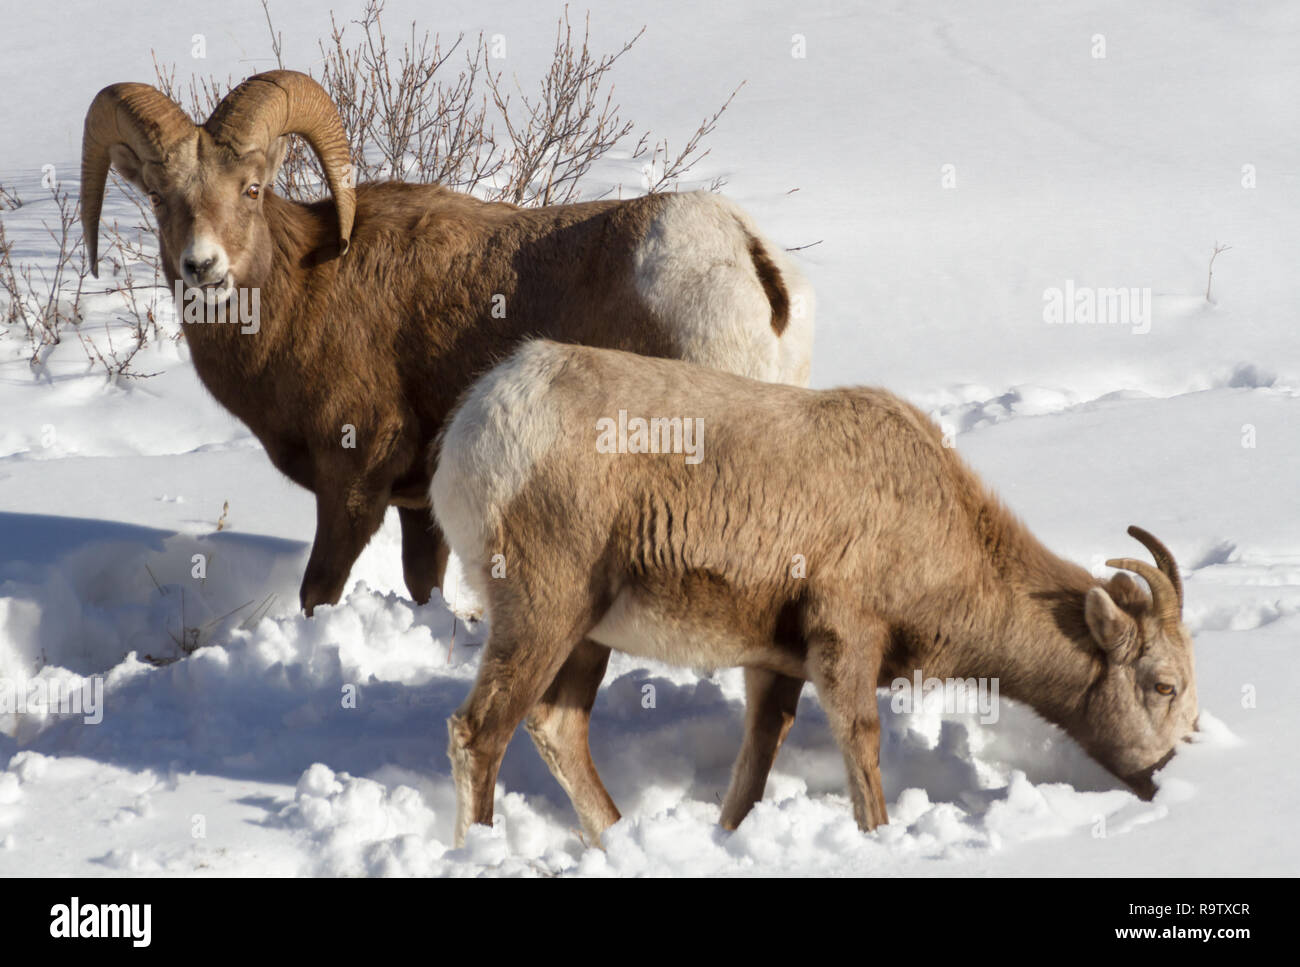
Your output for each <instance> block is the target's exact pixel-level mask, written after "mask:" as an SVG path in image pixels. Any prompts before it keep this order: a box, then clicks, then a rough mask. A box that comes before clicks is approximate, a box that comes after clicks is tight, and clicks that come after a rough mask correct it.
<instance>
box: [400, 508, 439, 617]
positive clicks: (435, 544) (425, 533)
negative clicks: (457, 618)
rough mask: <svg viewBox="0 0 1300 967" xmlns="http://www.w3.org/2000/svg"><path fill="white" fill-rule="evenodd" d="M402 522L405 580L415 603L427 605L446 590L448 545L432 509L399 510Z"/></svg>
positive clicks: (403, 573)
mask: <svg viewBox="0 0 1300 967" xmlns="http://www.w3.org/2000/svg"><path fill="white" fill-rule="evenodd" d="M397 516H398V519H399V520H400V521H401V522H402V576H403V578H404V579H405V580H406V590H408V591H410V592H411V600H413V601H414V602H415V603H416V604H427V603H428V601H429V597H430V595H431V594H432V593H433V589H434V588H437V587H441V586H442V577H443V574H445V573H446V571H447V554H448V548H447V542H446V541H444V540H443V539H442V532H441V531H440V530H438V525H437V523H436V522H435V521H434V519H433V514H432V513H431V512H430V510H429V508H428V507H399V508H397Z"/></svg>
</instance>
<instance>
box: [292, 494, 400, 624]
mask: <svg viewBox="0 0 1300 967" xmlns="http://www.w3.org/2000/svg"><path fill="white" fill-rule="evenodd" d="M387 508H388V492H387V490H386V489H382V490H381V489H379V488H374V487H367V486H365V485H364V484H363V483H362V482H360V481H355V482H353V483H351V484H349V485H346V486H340V487H337V488H329V487H321V488H320V489H319V490H318V491H317V493H316V539H315V541H314V542H313V543H312V546H311V557H309V558H308V559H307V573H306V574H304V575H303V579H302V589H301V591H300V592H299V597H300V600H301V601H302V607H303V610H304V611H306V612H307V616H308V617H310V616H311V614H312V612H313V611H315V609H316V606H317V605H320V604H337V603H338V600H339V598H340V597H342V595H343V588H344V586H345V585H346V584H347V581H348V575H349V574H351V573H352V565H353V564H355V563H356V561H357V558H358V557H359V556H360V555H361V552H362V550H364V549H365V546H366V544H368V543H369V542H370V538H371V537H373V536H374V534H375V531H377V530H379V525H380V524H382V523H383V521H384V512H385V511H386V510H387Z"/></svg>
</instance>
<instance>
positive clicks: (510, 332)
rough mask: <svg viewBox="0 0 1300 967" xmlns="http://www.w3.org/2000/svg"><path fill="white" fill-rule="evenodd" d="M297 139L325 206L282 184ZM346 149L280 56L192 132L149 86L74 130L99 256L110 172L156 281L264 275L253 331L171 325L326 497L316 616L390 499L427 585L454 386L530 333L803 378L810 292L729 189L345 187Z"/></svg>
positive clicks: (266, 438)
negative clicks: (489, 196)
mask: <svg viewBox="0 0 1300 967" xmlns="http://www.w3.org/2000/svg"><path fill="white" fill-rule="evenodd" d="M291 133H295V134H300V135H302V136H303V137H305V138H306V139H307V141H308V143H310V145H311V147H312V149H313V150H314V151H315V152H316V155H317V157H318V158H319V159H320V162H321V167H322V168H323V169H324V172H325V177H326V180H327V181H328V183H329V188H330V191H331V193H332V195H333V198H332V200H330V201H325V202H320V203H317V204H313V205H299V204H295V203H293V202H289V201H286V200H284V199H282V198H279V197H278V196H277V195H276V194H275V192H274V191H273V190H272V186H273V185H274V183H275V177H276V172H277V170H278V169H279V167H280V163H281V161H282V159H283V157H284V151H285V147H286V144H287V138H286V137H285V136H286V135H288V134H291ZM349 162H350V158H349V152H348V141H347V135H346V132H345V131H344V130H343V127H342V123H341V122H340V120H339V116H338V111H337V110H336V108H335V105H334V104H333V103H332V102H331V101H330V98H329V96H328V95H327V94H326V92H325V91H324V89H323V88H321V87H320V86H319V85H318V84H317V83H316V82H315V81H313V80H312V79H311V78H309V77H307V76H306V75H305V74H299V73H296V72H294V71H271V72H269V73H265V74H259V75H257V76H255V77H251V78H249V79H248V80H246V81H244V82H243V83H242V84H240V85H239V86H238V87H236V88H235V89H234V90H233V91H231V92H230V94H229V95H227V96H226V98H225V99H224V100H223V101H222V102H221V103H220V105H218V107H217V108H216V110H215V111H213V113H212V116H211V117H210V118H208V120H207V121H206V123H204V124H203V125H202V126H196V125H195V124H194V123H193V122H192V121H191V120H190V119H189V118H188V117H187V116H186V115H185V112H184V111H182V110H181V108H180V107H179V106H177V105H176V104H175V103H174V102H173V101H171V100H170V99H168V98H167V97H165V96H164V95H163V94H161V93H160V92H159V91H157V90H155V89H154V88H152V87H149V86H148V85H146V84H114V85H112V86H111V87H107V88H105V89H104V90H102V91H100V92H99V94H98V95H97V96H96V97H95V99H94V102H93V103H92V104H91V106H90V110H89V112H88V113H87V115H86V125H85V134H84V140H83V145H82V179H81V211H82V222H83V226H84V229H85V236H86V242H87V245H88V251H89V255H90V260H91V265H92V267H93V266H95V262H96V248H97V231H98V226H99V217H100V210H101V205H102V202H103V196H104V182H105V178H106V177H107V174H108V170H109V167H110V165H112V166H113V167H115V168H116V169H117V170H118V171H119V172H120V173H121V174H122V175H124V176H125V177H126V178H127V179H128V180H130V181H131V182H132V183H134V184H135V185H136V186H137V187H139V188H140V189H142V190H143V191H145V192H147V193H148V195H149V198H150V200H151V201H152V203H153V206H154V214H155V217H156V219H157V222H158V238H159V243H160V246H161V252H162V260H163V266H164V269H165V272H166V276H167V280H168V282H169V283H170V284H171V285H173V286H177V280H178V279H180V280H182V281H183V283H184V287H185V292H186V298H187V300H188V298H189V296H191V295H192V294H193V293H194V290H197V291H198V292H200V293H202V299H203V300H204V301H205V302H206V303H208V304H212V305H214V306H215V305H218V304H219V305H223V306H224V305H228V304H230V302H229V300H232V299H234V298H235V294H236V293H237V292H242V291H243V290H250V289H251V290H257V291H258V294H259V309H260V318H259V319H258V320H257V325H256V326H255V327H254V326H232V325H197V324H195V325H187V326H185V327H184V328H185V334H186V339H187V342H188V344H189V346H190V350H191V353H192V355H193V360H194V366H195V369H196V370H197V371H198V374H199V378H200V379H201V380H202V381H203V383H204V385H205V386H207V388H208V389H209V391H211V393H212V394H213V395H214V396H215V397H216V398H217V400H218V401H219V402H220V403H221V404H222V405H223V406H225V407H226V408H227V409H228V410H230V411H231V412H232V413H233V414H234V415H235V416H237V417H238V418H239V419H240V420H242V421H243V422H244V423H246V424H247V425H248V427H249V428H250V429H251V430H252V431H253V433H255V434H256V435H257V437H258V439H259V440H261V441H262V444H263V445H264V446H265V447H266V451H267V454H268V455H269V456H270V458H271V461H272V462H273V463H274V464H275V466H276V467H278V468H279V469H280V470H281V471H283V472H284V473H285V474H286V475H287V476H289V477H290V478H291V479H292V480H294V481H296V482H297V483H299V484H301V485H302V486H304V487H306V488H308V489H309V490H311V491H312V492H313V493H314V494H315V495H316V538H315V542H314V544H313V546H312V551H311V556H310V558H309V560H308V564H307V571H306V574H305V576H304V578H303V583H302V591H301V598H302V605H303V607H304V608H305V609H306V610H307V612H308V614H310V613H311V611H312V609H313V608H314V607H315V606H316V605H318V604H322V603H331V602H335V601H337V600H338V598H339V596H340V595H341V594H342V591H343V587H344V584H345V582H346V579H347V576H348V573H349V571H350V570H351V568H352V564H353V562H354V561H355V560H356V558H357V555H358V554H360V552H361V550H362V548H363V547H364V546H365V545H366V543H367V542H368V541H369V540H370V537H371V536H372V535H373V534H374V532H375V530H376V529H377V528H378V527H379V525H380V523H381V521H382V520H383V516H384V513H385V510H386V508H387V507H388V505H390V504H394V505H396V506H397V507H398V508H399V514H400V518H401V524H402V563H403V569H404V574H405V579H406V584H407V587H408V588H409V590H410V592H411V595H412V596H413V597H414V598H415V600H417V601H420V602H423V601H426V600H428V597H429V593H430V591H431V589H432V588H433V587H435V586H437V585H438V584H439V583H440V582H441V580H442V572H443V568H444V566H445V564H446V560H447V549H446V545H445V543H444V542H443V541H442V539H441V536H440V535H439V534H438V533H437V531H436V530H431V525H432V522H431V519H430V515H429V513H428V504H427V493H428V488H429V471H428V469H427V466H428V464H427V460H426V454H427V451H428V449H429V446H430V444H431V443H432V442H433V441H434V440H435V438H436V435H437V433H438V430H439V429H440V427H441V426H442V424H443V421H444V419H445V418H446V416H447V414H448V413H449V412H450V410H451V408H452V406H453V405H454V403H455V401H456V399H457V397H458V396H459V395H460V394H461V391H462V390H463V389H464V388H465V387H466V386H467V385H468V384H469V383H470V381H471V380H472V379H473V377H474V376H475V375H476V374H477V373H479V372H480V371H483V370H485V369H487V368H488V367H489V366H490V365H492V364H493V363H495V362H496V361H498V360H499V359H500V358H501V357H503V356H505V355H506V354H507V353H508V352H509V351H510V350H511V349H512V348H513V347H514V345H515V344H516V343H517V342H518V341H519V340H521V339H522V338H524V337H525V336H529V335H544V336H548V337H550V338H553V339H557V340H560V341H562V342H582V343H590V344H596V345H602V346H610V347H614V348H620V349H627V350H633V351H636V352H640V353H644V354H647V355H656V356H680V357H683V358H686V359H690V360H692V361H695V362H698V363H701V364H704V365H708V366H716V367H719V368H723V369H728V370H734V371H735V372H738V373H744V374H746V375H748V376H753V377H756V378H759V379H767V380H782V381H791V382H796V383H805V382H806V381H807V378H808V364H809V355H810V352H811V340H812V310H813V306H812V295H811V292H810V291H809V290H808V289H807V287H806V285H805V283H804V281H803V279H802V277H801V276H800V274H799V271H798V270H797V269H796V268H795V267H794V265H793V264H792V263H791V262H790V260H789V259H788V258H786V257H785V255H784V254H783V253H782V252H781V251H780V250H778V249H777V248H775V247H773V246H772V245H770V244H769V243H768V242H766V241H764V240H763V238H762V237H761V236H760V234H759V232H758V230H757V229H756V228H755V226H754V224H753V222H752V221H751V220H750V219H749V218H748V217H747V216H746V215H745V214H744V213H743V212H742V211H741V210H740V209H738V208H737V207H735V206H734V205H732V204H730V203H728V202H726V201H724V200H723V199H721V198H718V197H716V196H713V195H710V194H707V193H694V194H665V195H653V196H648V197H643V198H636V199H632V200H628V201H603V202H590V203H584V204H576V205H565V206H555V207H550V208H540V209H520V208H516V207H515V206H512V205H506V204H488V203H485V202H482V201H479V200H477V199H475V198H472V197H470V196H468V195H463V194H457V193H455V192H452V191H449V190H447V189H444V188H442V187H439V186H436V185H411V184H402V183H396V182H388V183H383V184H367V185H361V186H358V187H355V188H354V187H353V186H352V184H351V179H350V178H349V172H350V170H351V169H350V167H349ZM177 291H178V292H179V291H181V290H180V289H179V288H178V289H177ZM249 301H250V302H251V300H249ZM232 318H233V316H232ZM253 328H256V330H257V331H256V332H251V331H245V330H251V329H253ZM348 444H351V445H348Z"/></svg>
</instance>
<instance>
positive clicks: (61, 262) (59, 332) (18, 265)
mask: <svg viewBox="0 0 1300 967" xmlns="http://www.w3.org/2000/svg"><path fill="white" fill-rule="evenodd" d="M49 191H50V196H51V198H52V200H53V201H54V204H55V208H56V210H57V212H58V216H59V220H58V223H57V224H55V225H53V226H52V225H50V224H49V223H48V222H47V221H45V220H44V219H42V220H41V226H42V227H43V228H44V229H45V231H46V232H47V233H48V234H49V236H50V239H51V241H52V242H53V245H54V251H55V256H54V260H53V265H49V264H48V262H49V260H48V259H46V260H40V261H15V259H14V254H13V243H12V242H11V241H10V240H9V237H8V235H7V234H6V233H5V227H4V221H3V220H2V219H0V292H3V293H4V295H5V302H6V307H5V315H4V320H5V328H6V330H7V331H8V330H11V329H16V328H18V327H19V326H21V327H22V330H23V335H24V337H25V338H26V340H27V343H28V345H29V347H30V349H31V356H30V357H29V362H30V363H31V365H32V366H33V367H34V368H38V369H39V368H40V367H41V366H42V365H43V364H44V361H45V359H46V357H47V356H48V355H49V353H50V352H51V351H53V349H54V347H55V346H57V345H59V343H60V342H62V340H63V328H64V326H65V325H66V324H68V323H71V324H73V325H76V324H77V323H78V322H80V321H81V300H82V295H83V294H84V292H85V287H86V278H87V277H88V276H89V275H90V266H89V265H88V264H87V262H86V253H85V242H84V240H83V239H82V237H81V224H80V221H79V217H80V213H79V210H78V205H77V200H76V199H75V198H74V197H73V196H72V194H71V193H70V192H69V191H68V190H67V189H60V188H59V186H58V183H57V182H51V183H50V184H49Z"/></svg>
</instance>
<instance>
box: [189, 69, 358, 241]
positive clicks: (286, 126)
mask: <svg viewBox="0 0 1300 967" xmlns="http://www.w3.org/2000/svg"><path fill="white" fill-rule="evenodd" d="M203 127H204V129H205V130H206V131H207V132H208V134H210V135H211V136H212V139H213V140H214V141H217V142H218V143H220V144H224V145H226V146H228V147H230V148H232V149H233V150H235V151H236V152H238V153H241V154H242V153H243V152H245V151H250V150H253V149H254V148H260V149H261V150H263V151H266V150H269V149H270V147H271V145H272V144H273V143H274V142H275V140H276V139H277V138H279V137H282V136H283V135H286V134H300V135H302V136H303V137H304V138H306V139H307V143H308V144H310V145H311V147H312V150H313V151H315V152H316V157H317V158H319V159H320V163H321V168H322V169H324V171H325V180H326V181H327V182H328V183H329V186H330V191H331V192H332V193H333V195H334V204H335V207H336V208H337V210H338V225H339V254H340V255H342V254H343V253H344V252H346V251H347V250H348V244H349V242H350V240H351V237H352V216H353V215H354V214H355V212H356V207H357V202H356V192H355V191H354V189H353V177H352V167H351V165H352V156H351V153H350V152H349V150H348V137H347V132H346V131H344V130H343V122H342V121H341V120H340V119H339V112H338V108H337V107H336V106H335V105H334V102H333V101H332V100H331V99H330V96H329V94H327V93H326V92H325V89H324V88H323V87H321V86H320V85H319V84H317V83H316V82H315V81H314V80H312V79H311V78H310V77H308V76H307V75H306V74H303V73H300V72H298V71H285V70H277V71H267V72H266V73H264V74H256V75H254V76H253V77H250V78H248V79H247V80H246V81H244V82H243V83H242V84H240V85H239V86H238V87H236V88H235V89H234V90H232V91H231V92H230V93H229V94H227V95H226V96H225V97H224V98H223V99H222V101H221V103H220V104H218V105H217V107H216V109H215V110H214V111H213V112H212V116H211V117H210V118H208V120H207V123H206V124H205V125H204V126H203Z"/></svg>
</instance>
